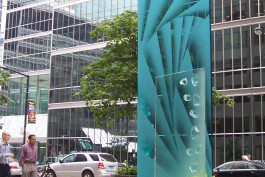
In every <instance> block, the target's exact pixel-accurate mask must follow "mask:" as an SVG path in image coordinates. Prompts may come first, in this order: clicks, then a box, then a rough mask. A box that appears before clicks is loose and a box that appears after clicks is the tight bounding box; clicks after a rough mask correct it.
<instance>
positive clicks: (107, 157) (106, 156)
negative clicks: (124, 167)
mask: <svg viewBox="0 0 265 177" xmlns="http://www.w3.org/2000/svg"><path fill="white" fill-rule="evenodd" d="M99 156H100V158H101V160H102V161H107V162H117V160H116V159H115V157H113V155H110V154H99Z"/></svg>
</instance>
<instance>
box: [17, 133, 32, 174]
mask: <svg viewBox="0 0 265 177" xmlns="http://www.w3.org/2000/svg"><path fill="white" fill-rule="evenodd" d="M35 143H36V136H35V135H29V136H28V143H27V144H25V145H23V146H22V148H21V151H20V156H19V160H18V161H19V165H20V166H21V167H22V177H37V164H36V162H37V147H36V146H35Z"/></svg>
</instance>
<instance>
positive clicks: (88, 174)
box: [82, 171, 94, 177]
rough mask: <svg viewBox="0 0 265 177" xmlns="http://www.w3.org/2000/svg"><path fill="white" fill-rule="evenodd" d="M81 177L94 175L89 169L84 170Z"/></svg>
mask: <svg viewBox="0 0 265 177" xmlns="http://www.w3.org/2000/svg"><path fill="white" fill-rule="evenodd" d="M82 177H94V175H93V173H92V172H91V171H85V172H84V173H83V175H82Z"/></svg>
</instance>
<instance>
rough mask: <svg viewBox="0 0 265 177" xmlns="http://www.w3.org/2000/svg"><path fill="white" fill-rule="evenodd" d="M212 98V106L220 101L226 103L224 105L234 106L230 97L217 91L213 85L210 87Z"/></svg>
mask: <svg viewBox="0 0 265 177" xmlns="http://www.w3.org/2000/svg"><path fill="white" fill-rule="evenodd" d="M212 100H213V106H214V107H216V106H217V105H219V104H221V103H226V105H227V106H229V107H234V105H235V102H234V100H233V99H232V98H231V97H229V96H227V95H226V94H224V93H220V92H217V90H216V88H214V87H213V89H212Z"/></svg>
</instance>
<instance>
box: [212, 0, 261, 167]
mask: <svg viewBox="0 0 265 177" xmlns="http://www.w3.org/2000/svg"><path fill="white" fill-rule="evenodd" d="M211 7H212V54H213V59H212V68H213V74H212V82H213V86H215V87H216V88H217V90H218V91H220V92H222V93H226V94H228V95H230V96H231V97H233V98H234V100H235V103H236V104H235V106H234V108H229V107H228V106H226V105H225V104H221V105H219V106H217V107H216V108H215V111H214V114H213V125H214V126H213V134H214V142H213V147H214V148H213V150H214V166H217V165H220V164H221V163H224V162H227V161H232V160H241V156H242V155H243V154H250V155H251V156H252V159H257V160H264V158H265V154H264V153H265V151H264V150H265V148H264V142H265V141H264V140H265V137H264V128H265V127H264V125H265V121H264V118H265V50H264V49H265V34H261V35H257V34H256V33H255V28H257V27H260V28H261V29H263V30H264V29H265V1H264V0H212V5H211Z"/></svg>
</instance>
